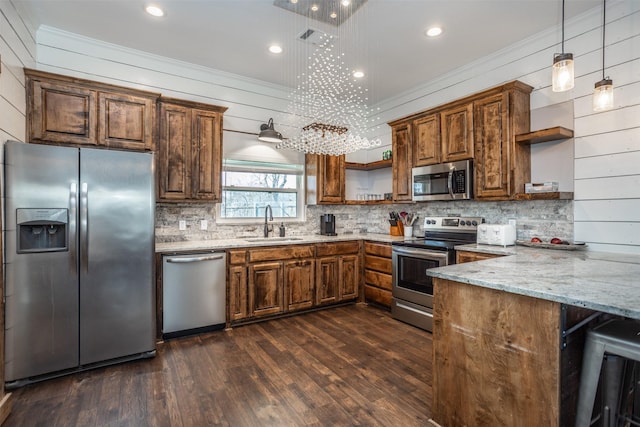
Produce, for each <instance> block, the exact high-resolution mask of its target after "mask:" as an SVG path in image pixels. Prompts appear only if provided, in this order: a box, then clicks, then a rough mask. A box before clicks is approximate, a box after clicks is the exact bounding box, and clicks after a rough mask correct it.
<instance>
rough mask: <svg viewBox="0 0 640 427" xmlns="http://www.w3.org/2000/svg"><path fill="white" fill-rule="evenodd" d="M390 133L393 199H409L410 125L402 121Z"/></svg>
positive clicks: (410, 190)
mask: <svg viewBox="0 0 640 427" xmlns="http://www.w3.org/2000/svg"><path fill="white" fill-rule="evenodd" d="M391 132H392V134H391V138H392V139H391V148H392V151H393V160H392V176H393V178H392V179H393V200H394V201H397V202H399V201H407V200H411V198H412V197H413V195H412V182H411V181H412V177H411V167H412V165H413V160H412V156H411V125H410V124H409V123H404V124H402V125H398V126H395V127H394V128H393V129H392V131H391Z"/></svg>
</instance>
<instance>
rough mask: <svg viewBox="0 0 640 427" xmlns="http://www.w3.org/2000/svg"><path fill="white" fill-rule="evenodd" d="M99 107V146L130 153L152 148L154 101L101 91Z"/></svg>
mask: <svg viewBox="0 0 640 427" xmlns="http://www.w3.org/2000/svg"><path fill="white" fill-rule="evenodd" d="M98 105H99V111H100V117H99V123H98V129H99V131H98V143H99V144H100V145H105V146H108V147H110V148H122V149H127V150H140V151H148V150H151V149H152V146H153V126H154V115H155V114H154V108H155V99H151V98H145V97H141V96H133V95H125V94H118V93H109V92H100V93H99V94H98Z"/></svg>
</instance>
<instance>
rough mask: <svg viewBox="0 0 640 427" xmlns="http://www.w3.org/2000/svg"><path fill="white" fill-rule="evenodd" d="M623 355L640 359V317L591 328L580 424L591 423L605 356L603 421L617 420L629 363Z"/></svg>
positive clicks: (582, 382) (580, 426) (585, 426)
mask: <svg viewBox="0 0 640 427" xmlns="http://www.w3.org/2000/svg"><path fill="white" fill-rule="evenodd" d="M605 355H606V356H605ZM623 358H624V359H628V360H630V361H635V362H640V321H636V320H619V319H612V320H608V321H606V322H604V323H603V324H601V325H598V326H596V327H595V328H593V329H591V330H589V331H587V338H586V343H585V346H584V354H583V358H582V372H581V374H580V391H579V395H578V408H577V413H576V427H588V426H590V425H591V415H592V413H593V404H594V401H595V397H596V391H597V389H598V381H599V378H600V369H601V367H602V362H603V359H604V360H605V364H606V369H605V374H606V376H607V378H606V380H605V381H604V384H603V397H604V404H605V411H604V414H603V418H604V420H603V421H604V424H603V425H604V426H609V425H615V423H617V420H618V408H619V407H620V397H621V385H622V383H623V381H622V377H623V375H622V373H623V370H624V365H625V363H624V362H625V360H624V359H623ZM630 371H631V370H630ZM624 383H625V384H629V381H628V379H625V381H624ZM606 408H608V411H607V409H606ZM609 412H612V413H609ZM612 423H613V424H612Z"/></svg>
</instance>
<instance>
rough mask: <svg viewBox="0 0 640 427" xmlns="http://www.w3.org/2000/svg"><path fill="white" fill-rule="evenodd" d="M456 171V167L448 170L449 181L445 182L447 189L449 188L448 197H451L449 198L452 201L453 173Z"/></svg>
mask: <svg viewBox="0 0 640 427" xmlns="http://www.w3.org/2000/svg"><path fill="white" fill-rule="evenodd" d="M455 171H456V167H455V166H453V167H452V168H451V169H450V170H449V179H448V180H447V187H448V188H449V195H450V196H451V198H452V199H453V198H454V197H453V173H454V172H455Z"/></svg>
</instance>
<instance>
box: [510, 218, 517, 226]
mask: <svg viewBox="0 0 640 427" xmlns="http://www.w3.org/2000/svg"><path fill="white" fill-rule="evenodd" d="M509 225H513V226H514V227H515V226H516V220H515V219H510V220H509Z"/></svg>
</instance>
